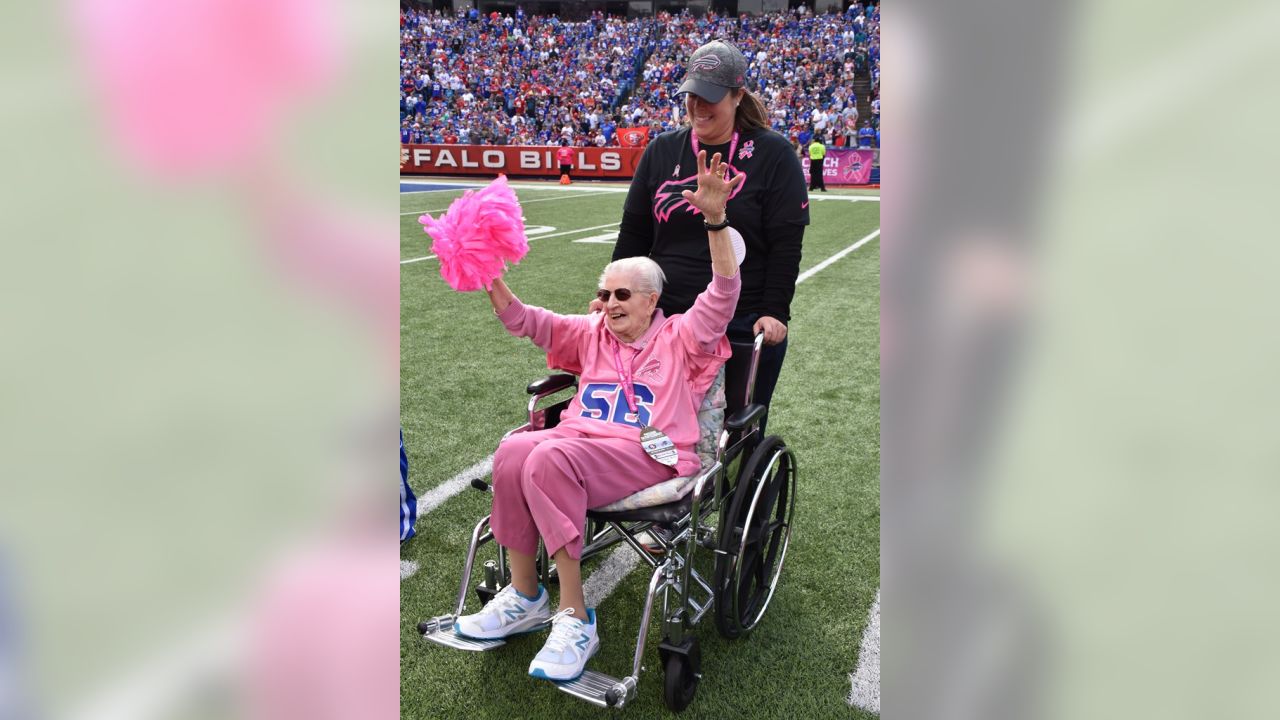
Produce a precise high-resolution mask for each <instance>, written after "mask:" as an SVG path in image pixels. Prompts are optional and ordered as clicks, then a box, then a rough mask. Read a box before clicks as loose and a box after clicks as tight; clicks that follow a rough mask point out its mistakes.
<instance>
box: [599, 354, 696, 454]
mask: <svg viewBox="0 0 1280 720" xmlns="http://www.w3.org/2000/svg"><path fill="white" fill-rule="evenodd" d="M609 340H610V343H609V344H610V346H612V348H613V364H614V368H615V369H617V371H618V379H619V380H621V381H622V396H623V397H624V398H626V401H627V409H628V410H630V411H631V414H633V415H635V416H636V417H637V418H638V417H640V415H639V413H638V412H637V406H636V391H635V386H634V385H633V379H632V376H631V366H630V364H629V363H623V362H622V353H621V351H620V350H619V349H618V341H617V340H616V339H614V338H612V337H610V338H609ZM637 354H638V353H637ZM634 359H635V357H634V356H632V360H634ZM640 447H641V448H643V449H644V451H645V453H646V454H648V456H649V457H651V458H653V459H654V460H657V461H658V462H660V463H662V464H663V465H666V466H668V467H675V465H676V462H677V461H678V460H679V452H678V451H677V450H676V444H675V443H673V442H671V438H669V437H667V434H666V433H664V432H662V431H661V430H659V429H658V428H656V427H654V426H652V425H645V426H644V427H642V428H640Z"/></svg>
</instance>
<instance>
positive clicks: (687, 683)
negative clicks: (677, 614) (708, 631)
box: [662, 637, 702, 712]
mask: <svg viewBox="0 0 1280 720" xmlns="http://www.w3.org/2000/svg"><path fill="white" fill-rule="evenodd" d="M691 640H692V644H691V645H690V647H689V654H688V655H682V654H680V653H676V652H673V653H671V654H669V655H667V661H666V663H665V665H664V666H663V674H664V676H665V677H664V678H663V693H662V701H663V702H664V703H666V706H667V709H668V710H670V711H671V712H680V711H681V710H684V709H685V708H687V707H689V703H691V702H693V696H694V695H695V694H696V693H697V692H698V681H699V680H701V679H702V649H701V648H700V647H699V646H698V638H696V637H695V638H691Z"/></svg>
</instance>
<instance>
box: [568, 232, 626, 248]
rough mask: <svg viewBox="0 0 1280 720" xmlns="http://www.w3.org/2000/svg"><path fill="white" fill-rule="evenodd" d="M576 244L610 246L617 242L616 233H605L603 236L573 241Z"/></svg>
mask: <svg viewBox="0 0 1280 720" xmlns="http://www.w3.org/2000/svg"><path fill="white" fill-rule="evenodd" d="M574 242H576V243H594V244H596V245H612V244H614V243H616V242H618V233H617V232H607V233H604V234H603V235H590V236H588V237H584V238H578V239H577V240H574Z"/></svg>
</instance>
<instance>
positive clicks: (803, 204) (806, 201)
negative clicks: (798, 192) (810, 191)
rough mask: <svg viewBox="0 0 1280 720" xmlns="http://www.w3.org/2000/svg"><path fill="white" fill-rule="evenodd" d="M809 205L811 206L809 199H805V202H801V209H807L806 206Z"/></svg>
mask: <svg viewBox="0 0 1280 720" xmlns="http://www.w3.org/2000/svg"><path fill="white" fill-rule="evenodd" d="M807 207H809V201H808V200H805V201H804V202H802V203H800V209H801V210H803V209H805V208H807Z"/></svg>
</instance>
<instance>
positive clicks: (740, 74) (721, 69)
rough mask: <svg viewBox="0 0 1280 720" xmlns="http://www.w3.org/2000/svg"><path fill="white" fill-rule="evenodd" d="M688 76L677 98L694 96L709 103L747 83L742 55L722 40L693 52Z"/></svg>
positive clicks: (745, 65)
mask: <svg viewBox="0 0 1280 720" xmlns="http://www.w3.org/2000/svg"><path fill="white" fill-rule="evenodd" d="M687 70H688V72H687V74H686V75H685V79H684V82H683V83H680V89H679V90H677V91H676V94H677V95H678V94H680V93H690V92H691V93H693V94H694V95H697V96H698V97H700V98H702V99H703V100H706V101H707V102H711V103H718V102H720V101H721V100H722V99H724V95H725V93H727V92H729V88H739V87H742V85H743V84H744V83H745V82H746V79H747V59H746V58H745V57H743V56H742V51H741V50H739V49H738V48H736V47H734V46H732V45H730V44H729V43H727V42H724V41H723V40H712V41H711V42H709V43H707V44H706V45H703V46H702V47H700V48H698V49H697V50H694V51H693V55H692V56H690V58H689V65H688V68H687Z"/></svg>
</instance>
